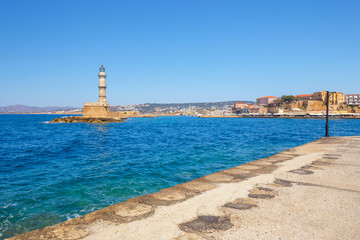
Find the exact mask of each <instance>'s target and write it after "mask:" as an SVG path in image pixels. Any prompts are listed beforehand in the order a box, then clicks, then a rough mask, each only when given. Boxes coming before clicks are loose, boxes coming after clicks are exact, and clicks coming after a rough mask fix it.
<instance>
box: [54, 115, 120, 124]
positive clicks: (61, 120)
mask: <svg viewBox="0 0 360 240" xmlns="http://www.w3.org/2000/svg"><path fill="white" fill-rule="evenodd" d="M125 120H126V118H90V117H81V116H76V117H61V118H55V119H54V120H52V121H50V122H51V123H76V122H85V123H112V122H125Z"/></svg>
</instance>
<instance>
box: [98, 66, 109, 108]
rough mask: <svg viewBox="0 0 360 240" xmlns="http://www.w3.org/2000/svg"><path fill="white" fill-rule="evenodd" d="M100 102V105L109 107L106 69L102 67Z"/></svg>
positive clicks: (100, 72)
mask: <svg viewBox="0 0 360 240" xmlns="http://www.w3.org/2000/svg"><path fill="white" fill-rule="evenodd" d="M98 76H99V101H98V103H99V104H101V105H107V102H106V82H105V80H106V73H105V68H104V66H103V65H101V67H100V70H99V75H98Z"/></svg>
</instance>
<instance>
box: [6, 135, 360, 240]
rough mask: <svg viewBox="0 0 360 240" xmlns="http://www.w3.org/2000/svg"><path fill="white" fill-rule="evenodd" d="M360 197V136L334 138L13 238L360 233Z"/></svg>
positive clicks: (181, 238) (258, 236) (302, 236)
mask: <svg viewBox="0 0 360 240" xmlns="http://www.w3.org/2000/svg"><path fill="white" fill-rule="evenodd" d="M269 147H271V146H269ZM359 203H360V136H352V137H331V138H322V139H319V140H317V141H314V142H311V143H308V144H305V145H302V146H299V147H296V148H293V149H290V150H287V151H284V152H281V153H279V154H276V155H273V156H271V157H268V158H264V159H259V160H256V161H253V162H249V163H246V164H243V165H239V166H237V167H234V168H230V169H226V170H224V171H221V172H217V173H214V174H210V175H207V176H204V177H202V178H198V179H195V180H192V181H190V182H186V183H183V184H179V185H176V186H174V187H171V188H167V189H163V190H161V191H159V192H156V193H153V194H148V195H145V196H140V197H136V198H132V199H129V200H127V201H125V202H123V203H119V204H115V205H112V206H109V207H107V208H104V209H101V210H99V211H95V212H92V213H89V214H87V215H84V216H82V217H80V218H76V219H72V220H69V221H66V222H63V223H60V224H57V225H54V226H50V227H46V228H44V229H39V230H34V231H31V232H29V233H26V234H22V235H19V236H16V237H13V238H11V239H12V240H20V239H21V240H24V239H27V240H31V239H68V240H70V239H74V240H75V239H89V240H90V239H177V240H185V239H204V240H205V239H356V238H358V236H360V228H359V227H358V226H360V218H359V217H358V216H359V215H360V204H359Z"/></svg>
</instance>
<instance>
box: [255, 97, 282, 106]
mask: <svg viewBox="0 0 360 240" xmlns="http://www.w3.org/2000/svg"><path fill="white" fill-rule="evenodd" d="M277 99H279V98H278V97H274V96H266V97H260V98H257V99H256V105H259V106H265V105H268V104H270V103H273V102H274V101H275V100H277Z"/></svg>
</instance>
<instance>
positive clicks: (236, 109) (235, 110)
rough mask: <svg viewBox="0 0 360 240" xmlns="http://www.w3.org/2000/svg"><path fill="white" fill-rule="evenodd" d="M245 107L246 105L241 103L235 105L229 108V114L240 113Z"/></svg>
mask: <svg viewBox="0 0 360 240" xmlns="http://www.w3.org/2000/svg"><path fill="white" fill-rule="evenodd" d="M246 106H247V104H246V103H242V102H238V103H235V104H234V106H233V107H232V108H231V112H232V113H235V114H237V113H240V112H241V109H243V108H244V107H246Z"/></svg>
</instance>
